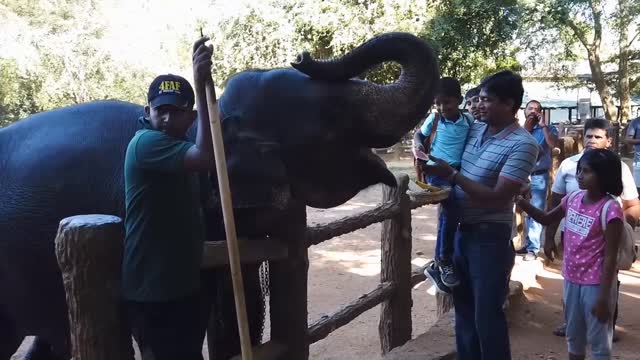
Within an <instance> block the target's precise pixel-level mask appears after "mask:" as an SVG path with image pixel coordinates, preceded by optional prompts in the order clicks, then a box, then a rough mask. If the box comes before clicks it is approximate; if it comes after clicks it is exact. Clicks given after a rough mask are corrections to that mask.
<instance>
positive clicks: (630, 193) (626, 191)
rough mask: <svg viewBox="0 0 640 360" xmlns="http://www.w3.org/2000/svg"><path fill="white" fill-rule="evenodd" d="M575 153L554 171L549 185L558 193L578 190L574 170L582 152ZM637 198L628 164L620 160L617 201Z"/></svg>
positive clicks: (561, 227) (562, 226) (562, 225)
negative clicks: (620, 176) (620, 175)
mask: <svg viewBox="0 0 640 360" xmlns="http://www.w3.org/2000/svg"><path fill="white" fill-rule="evenodd" d="M583 153H584V152H582V153H580V154H576V155H573V156H571V157H569V158H566V159H564V160H562V163H560V167H558V171H557V172H556V178H555V180H554V181H553V186H551V191H553V192H554V193H557V194H560V195H567V194H570V193H572V192H574V191H576V190H580V187H579V186H578V180H576V170H577V169H578V160H580V158H581V157H582V154H583ZM637 198H638V189H636V183H635V181H634V180H633V175H631V170H629V166H628V165H627V164H625V163H624V162H622V194H621V195H620V196H619V197H618V202H619V203H620V206H622V200H633V199H637ZM563 229H564V220H563V221H561V222H560V231H562V230H563Z"/></svg>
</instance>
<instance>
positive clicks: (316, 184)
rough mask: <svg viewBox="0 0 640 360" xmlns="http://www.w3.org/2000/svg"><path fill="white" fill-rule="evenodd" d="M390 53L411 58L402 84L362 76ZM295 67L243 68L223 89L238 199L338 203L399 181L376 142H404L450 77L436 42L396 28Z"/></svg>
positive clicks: (404, 62)
mask: <svg viewBox="0 0 640 360" xmlns="http://www.w3.org/2000/svg"><path fill="white" fill-rule="evenodd" d="M388 61H394V62H398V63H399V64H400V65H401V66H402V72H401V74H400V77H399V78H398V79H397V80H396V81H395V82H394V83H392V84H388V85H379V84H376V83H373V82H370V81H364V80H359V79H355V78H354V77H356V76H358V75H360V74H362V73H364V72H365V71H367V70H368V69H370V68H372V67H374V66H376V65H378V64H381V63H384V62H388ZM292 66H293V67H294V69H291V68H288V69H273V70H248V71H244V72H241V73H239V74H237V75H235V76H233V77H232V78H231V79H230V80H229V81H228V82H227V84H226V87H225V91H224V93H223V95H222V96H221V98H220V101H219V107H220V114H221V117H222V125H223V131H224V139H225V146H226V148H228V151H227V154H228V166H229V171H230V176H231V178H232V179H231V183H232V186H233V188H232V191H233V192H234V206H236V207H238V208H243V207H275V208H283V207H285V206H286V204H287V202H288V201H289V200H290V199H291V198H295V199H297V200H300V201H303V202H304V203H305V204H307V205H309V206H312V207H319V208H329V207H333V206H337V205H340V204H342V203H344V202H346V201H347V200H349V199H350V198H351V197H353V196H354V195H356V194H357V193H358V192H359V191H360V190H362V189H364V188H366V187H368V186H371V185H373V184H377V183H384V184H387V185H390V186H395V178H394V177H393V175H392V174H391V172H389V170H388V169H387V167H386V165H385V163H384V162H383V161H382V160H381V159H380V158H379V157H378V156H376V155H374V154H373V153H372V151H371V148H379V147H387V146H391V145H393V144H395V143H396V142H398V141H399V140H400V139H401V137H402V136H404V135H405V134H406V133H407V132H408V131H410V130H411V129H412V128H414V127H415V125H416V124H417V123H418V122H419V121H420V120H421V119H423V118H424V116H425V115H426V113H427V112H428V110H429V108H430V106H431V104H432V101H433V88H434V84H435V81H437V79H438V78H439V76H440V74H439V70H438V64H437V60H436V57H435V55H434V53H433V51H432V49H431V47H430V46H429V45H428V44H427V43H426V42H424V41H423V40H421V39H420V38H418V37H416V36H414V35H411V34H406V33H387V34H383V35H380V36H376V37H374V38H372V39H371V40H369V41H367V42H365V43H364V44H362V45H360V46H359V47H357V48H355V49H354V50H353V51H351V52H349V53H348V54H346V55H344V56H342V57H340V58H337V59H332V60H314V59H312V58H311V57H310V55H309V54H308V53H306V52H305V53H302V54H301V55H299V56H298V58H297V60H296V62H294V63H293V64H292ZM274 189H277V190H274ZM248 195H249V196H248ZM236 199H237V200H236Z"/></svg>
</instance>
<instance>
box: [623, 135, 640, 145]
mask: <svg viewBox="0 0 640 360" xmlns="http://www.w3.org/2000/svg"><path fill="white" fill-rule="evenodd" d="M624 143H625V144H627V145H638V144H640V139H634V138H633V134H627V136H625V138H624Z"/></svg>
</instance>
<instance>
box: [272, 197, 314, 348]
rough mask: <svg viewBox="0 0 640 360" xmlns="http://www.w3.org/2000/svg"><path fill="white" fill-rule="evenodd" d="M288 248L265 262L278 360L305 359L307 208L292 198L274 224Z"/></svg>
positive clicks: (273, 335)
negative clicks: (282, 255)
mask: <svg viewBox="0 0 640 360" xmlns="http://www.w3.org/2000/svg"><path fill="white" fill-rule="evenodd" d="M278 229H280V230H279V232H280V233H279V234H277V236H278V237H279V238H280V239H282V242H283V243H285V244H286V246H287V247H288V249H289V256H288V257H287V258H286V259H283V260H280V261H270V262H269V281H270V285H271V286H270V293H269V295H270V296H269V301H270V303H269V304H270V309H269V311H270V315H271V340H272V341H276V342H278V343H281V344H284V345H285V347H286V349H287V350H286V352H285V354H284V355H283V356H282V358H281V360H307V359H308V358H309V344H308V343H307V329H308V323H307V318H308V316H309V314H308V310H307V302H308V298H307V275H308V271H309V257H308V249H307V242H306V238H305V237H306V235H307V211H306V206H305V205H304V204H303V203H299V202H293V203H292V204H291V206H290V207H289V209H287V213H286V214H285V215H284V216H283V223H282V224H280V226H278Z"/></svg>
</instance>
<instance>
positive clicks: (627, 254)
mask: <svg viewBox="0 0 640 360" xmlns="http://www.w3.org/2000/svg"><path fill="white" fill-rule="evenodd" d="M578 193H580V190H577V191H574V192H572V193H571V194H570V195H569V198H568V199H567V204H569V203H570V202H571V200H573V198H574V197H575V196H576V195H578ZM609 196H610V197H611V198H610V199H609V200H607V202H606V203H605V204H604V206H603V207H602V212H601V214H600V225H601V226H602V231H603V232H604V231H605V230H606V229H607V210H609V205H611V203H612V202H614V201H617V200H616V198H615V196H613V195H609ZM622 224H623V225H624V228H623V229H622V241H621V242H620V246H619V247H618V257H617V260H616V263H617V265H618V270H629V269H631V266H633V263H634V262H635V261H636V258H637V253H636V247H635V240H634V239H633V228H632V227H631V225H630V224H629V223H628V222H627V221H626V220H625V219H624V218H623V219H622Z"/></svg>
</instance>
